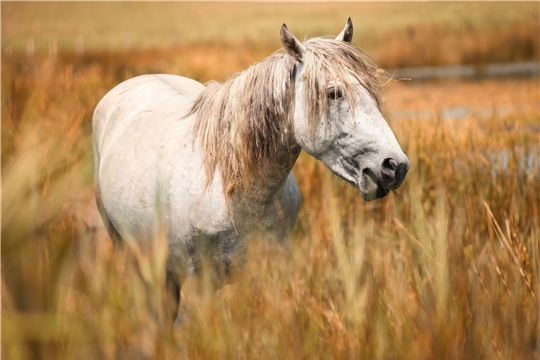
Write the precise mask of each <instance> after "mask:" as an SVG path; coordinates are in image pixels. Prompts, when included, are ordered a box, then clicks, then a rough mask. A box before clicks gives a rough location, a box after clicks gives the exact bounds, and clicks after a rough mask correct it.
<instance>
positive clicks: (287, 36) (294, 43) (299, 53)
mask: <svg viewBox="0 0 540 360" xmlns="http://www.w3.org/2000/svg"><path fill="white" fill-rule="evenodd" d="M280 37H281V43H282V44H283V48H284V49H285V51H286V52H287V54H289V55H290V56H292V57H293V58H294V59H295V60H296V61H299V62H302V58H303V57H304V54H305V53H306V47H305V46H304V44H302V43H301V42H300V41H298V40H297V39H296V38H295V37H294V35H293V34H292V33H291V32H290V30H289V29H288V28H287V25H285V24H283V26H282V27H281V33H280Z"/></svg>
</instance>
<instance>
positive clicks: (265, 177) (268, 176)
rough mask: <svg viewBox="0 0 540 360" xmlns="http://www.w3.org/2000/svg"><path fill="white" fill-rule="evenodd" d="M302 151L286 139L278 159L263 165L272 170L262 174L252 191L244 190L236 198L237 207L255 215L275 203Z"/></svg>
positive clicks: (291, 140)
mask: <svg viewBox="0 0 540 360" xmlns="http://www.w3.org/2000/svg"><path fill="white" fill-rule="evenodd" d="M301 150H302V148H301V147H300V146H299V145H298V144H296V142H295V141H294V139H284V141H282V143H281V146H280V149H279V152H278V156H277V158H276V159H272V160H269V159H268V160H267V163H266V164H264V165H263V167H264V168H266V169H271V170H270V171H266V172H265V173H264V174H261V176H260V177H259V178H258V180H257V181H255V183H253V184H252V186H251V188H250V189H243V190H244V191H240V193H238V194H236V195H235V196H234V198H235V202H236V204H237V206H239V208H242V209H244V211H248V213H251V214H255V213H257V212H259V211H261V210H262V209H261V208H262V207H264V206H265V205H266V204H268V203H273V201H274V197H275V196H276V194H277V193H278V192H280V190H281V189H282V188H283V186H284V185H285V183H286V181H287V178H288V176H289V174H290V172H291V171H292V168H293V166H294V164H295V162H296V160H297V159H298V156H299V155H300V152H301ZM242 212H243V211H242Z"/></svg>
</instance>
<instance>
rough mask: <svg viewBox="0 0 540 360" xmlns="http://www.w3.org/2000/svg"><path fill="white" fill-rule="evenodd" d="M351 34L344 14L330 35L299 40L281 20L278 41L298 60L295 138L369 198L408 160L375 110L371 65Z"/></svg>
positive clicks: (399, 175) (393, 183) (400, 176)
mask: <svg viewBox="0 0 540 360" xmlns="http://www.w3.org/2000/svg"><path fill="white" fill-rule="evenodd" d="M352 34H353V27H352V22H351V20H350V19H349V20H348V21H347V24H346V26H345V28H344V30H343V31H342V32H341V33H340V34H339V35H338V36H337V37H336V38H335V39H322V38H315V39H311V40H308V41H307V42H306V43H304V44H302V43H301V42H300V41H298V40H297V39H296V38H295V37H294V35H293V34H292V33H291V32H290V31H289V30H288V29H287V27H286V26H285V25H283V27H282V29H281V41H282V43H283V46H284V48H285V51H286V53H287V54H288V56H292V57H293V58H294V59H295V60H296V61H297V66H296V73H295V110H294V120H293V122H294V124H293V126H294V133H295V138H296V141H297V142H298V144H299V145H300V146H301V147H302V148H303V149H304V150H305V151H306V152H308V153H309V154H310V155H312V156H314V157H315V158H317V159H320V160H321V161H323V162H324V163H325V164H326V166H328V167H329V168H330V169H331V170H332V171H333V172H334V173H335V174H336V175H338V176H339V177H341V178H343V179H344V180H346V181H348V182H349V183H351V184H353V185H354V186H356V187H358V188H359V189H360V193H361V194H362V198H364V199H365V200H368V201H370V200H374V199H378V198H382V197H384V196H385V195H386V194H387V193H388V191H389V190H393V189H396V188H398V187H399V186H400V185H401V183H402V182H403V180H404V178H405V175H406V174H407V171H408V169H409V160H408V159H407V156H406V155H405V154H404V153H403V151H402V150H401V148H400V146H399V144H398V142H397V140H396V138H395V136H394V134H393V133H392V130H391V129H390V127H389V126H388V124H387V123H386V121H385V119H384V117H383V116H382V114H381V112H380V109H379V101H380V100H379V99H380V91H381V90H380V84H379V82H378V80H377V75H376V74H375V73H374V72H375V69H374V68H372V67H371V66H370V65H369V62H366V61H369V60H368V58H367V56H366V55H365V54H364V53H363V52H362V51H361V50H360V49H358V48H357V47H355V46H354V45H352V44H351V40H352Z"/></svg>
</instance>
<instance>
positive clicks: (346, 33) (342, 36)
mask: <svg viewBox="0 0 540 360" xmlns="http://www.w3.org/2000/svg"><path fill="white" fill-rule="evenodd" d="M353 30H354V29H353V26H352V20H351V18H350V17H349V18H348V19H347V23H346V24H345V28H344V29H343V31H342V32H341V33H339V35H338V36H336V40H340V41H345V42H348V43H350V42H351V41H352V35H353Z"/></svg>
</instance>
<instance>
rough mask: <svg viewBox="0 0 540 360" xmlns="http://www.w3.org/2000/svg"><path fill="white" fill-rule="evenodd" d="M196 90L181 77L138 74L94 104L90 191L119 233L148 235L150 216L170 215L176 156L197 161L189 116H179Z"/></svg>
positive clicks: (152, 218) (199, 88)
mask: <svg viewBox="0 0 540 360" xmlns="http://www.w3.org/2000/svg"><path fill="white" fill-rule="evenodd" d="M202 90H204V86H203V85H202V84H200V83H198V82H196V81H194V80H191V79H187V78H184V77H180V76H173V75H144V76H139V77H135V78H133V79H130V80H127V81H125V82H123V83H121V84H119V85H118V86H116V87H115V88H114V89H112V90H111V91H110V92H109V93H107V94H106V95H105V96H104V97H103V99H102V100H101V101H100V103H99V104H98V106H97V107H96V110H95V112H94V116H93V120H92V122H93V132H94V134H93V137H94V138H93V141H94V157H95V171H96V176H95V185H96V192H97V191H99V196H100V201H101V202H102V204H101V206H102V207H103V209H102V211H103V210H104V211H105V212H106V214H107V216H108V217H109V220H110V221H111V223H112V224H113V225H114V227H115V228H116V229H117V230H118V231H119V232H120V234H121V235H122V236H124V237H125V236H126V235H127V234H129V235H130V236H134V237H136V238H145V237H151V236H152V235H153V232H154V231H155V230H156V229H155V221H156V215H159V216H162V217H164V218H169V217H170V204H169V203H170V185H171V179H172V177H173V171H174V167H175V164H177V163H178V160H179V158H180V160H181V159H182V158H186V159H187V158H189V159H193V161H197V156H196V154H195V155H194V154H193V149H192V146H193V141H192V131H191V129H192V126H193V121H194V118H193V117H189V118H185V119H184V116H185V115H186V113H187V112H188V111H189V109H190V107H191V104H192V103H193V102H194V101H195V100H196V98H197V96H198V95H199V94H200V92H201V91H202ZM157 209H159V210H160V211H161V214H156V210H157Z"/></svg>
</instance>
